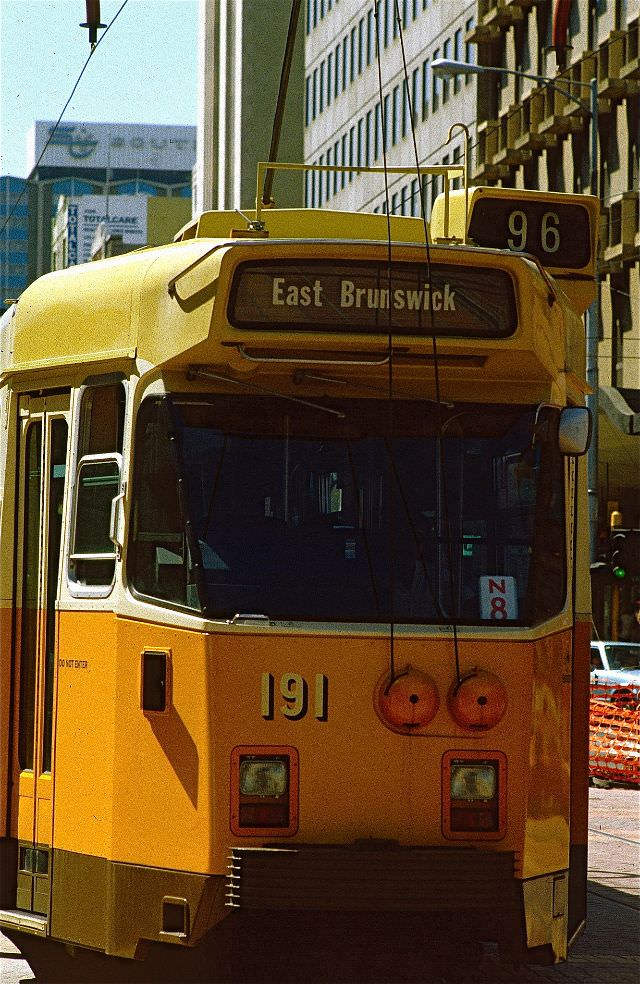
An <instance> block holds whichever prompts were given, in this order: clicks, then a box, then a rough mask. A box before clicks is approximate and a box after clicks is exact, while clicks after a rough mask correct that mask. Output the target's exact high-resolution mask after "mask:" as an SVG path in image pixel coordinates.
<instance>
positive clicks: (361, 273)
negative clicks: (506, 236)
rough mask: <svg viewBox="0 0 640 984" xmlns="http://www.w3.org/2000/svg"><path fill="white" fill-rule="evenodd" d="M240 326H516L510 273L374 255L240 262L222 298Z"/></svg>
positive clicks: (433, 329)
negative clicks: (369, 257) (397, 260)
mask: <svg viewBox="0 0 640 984" xmlns="http://www.w3.org/2000/svg"><path fill="white" fill-rule="evenodd" d="M227 313H228V318H229V322H230V324H232V325H233V326H234V327H235V328H241V329H267V330H272V331H275V330H278V329H282V330H286V331H291V330H293V331H304V332H309V331H319V332H322V331H329V332H345V333H347V332H352V333H353V332H355V333H358V332H361V333H376V334H386V333H388V332H391V333H392V334H394V335H427V336H431V335H458V336H462V337H481V338H505V337H507V336H508V335H511V334H513V332H514V331H515V329H516V324H517V315H516V303H515V291H514V286H513V282H512V280H511V277H510V276H509V274H508V273H507V272H506V271H504V270H494V269H491V268H488V267H466V266H459V265H453V264H431V266H430V267H429V266H428V265H427V264H425V263H394V264H392V265H391V267H389V265H388V264H387V263H386V262H380V261H359V262H358V261H353V262H352V261H341V260H336V261H325V260H322V261H313V260H267V261H264V262H262V263H256V262H254V261H248V262H245V263H241V264H240V265H239V266H238V269H237V270H236V272H235V275H234V278H233V283H232V288H231V295H230V299H229V306H228V312H227Z"/></svg>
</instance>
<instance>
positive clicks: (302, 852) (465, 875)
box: [226, 841, 519, 913]
mask: <svg viewBox="0 0 640 984" xmlns="http://www.w3.org/2000/svg"><path fill="white" fill-rule="evenodd" d="M514 862H515V855H514V854H513V853H511V852H484V851H478V850H474V849H473V848H469V849H459V848H456V849H455V850H454V849H451V848H431V847H400V846H399V845H396V844H391V845H389V846H384V847H375V846H369V845H368V843H367V842H366V841H365V842H363V843H362V844H360V843H359V842H358V843H357V844H356V845H350V846H344V847H343V846H336V845H309V846H307V845H297V844H296V845H295V847H289V846H287V847H262V848H260V847H258V848H256V847H234V848H232V850H231V854H230V861H229V875H228V877H227V891H226V905H227V906H229V907H231V908H240V909H267V910H269V909H287V910H310V909H311V910H319V911H340V912H345V911H347V912H348V911H351V912H362V911H389V912H393V911H397V912H414V913H418V912H429V913H433V912H442V911H454V912H459V911H460V910H466V909H468V910H478V911H484V912H493V913H495V912H496V908H498V909H501V908H504V909H508V910H513V909H514V908H515V907H516V906H517V900H518V896H519V892H518V883H517V881H516V879H515V878H514Z"/></svg>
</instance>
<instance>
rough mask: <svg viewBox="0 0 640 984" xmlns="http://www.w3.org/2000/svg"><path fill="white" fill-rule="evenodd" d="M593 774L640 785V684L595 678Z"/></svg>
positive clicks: (591, 742) (591, 738) (591, 711)
mask: <svg viewBox="0 0 640 984" xmlns="http://www.w3.org/2000/svg"><path fill="white" fill-rule="evenodd" d="M589 775H590V776H596V777H598V778H599V779H609V780H611V781H613V782H623V783H630V784H632V785H634V786H640V685H638V684H634V685H632V686H619V685H617V684H616V685H611V684H605V683H600V682H597V683H596V682H592V684H591V702H590V708H589Z"/></svg>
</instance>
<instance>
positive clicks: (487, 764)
mask: <svg viewBox="0 0 640 984" xmlns="http://www.w3.org/2000/svg"><path fill="white" fill-rule="evenodd" d="M506 777H507V760H506V756H505V755H504V753H503V752H493V751H492V752H487V751H478V752H476V751H467V750H465V751H459V752H455V751H451V752H446V753H445V755H444V756H443V758H442V830H443V833H444V836H445V837H447V838H449V839H451V840H499V839H501V838H502V837H504V835H505V833H506V824H507V817H506Z"/></svg>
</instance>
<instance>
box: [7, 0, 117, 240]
mask: <svg viewBox="0 0 640 984" xmlns="http://www.w3.org/2000/svg"><path fill="white" fill-rule="evenodd" d="M128 3H129V0H123V3H122V4H121V6H120V7H119V8H118V10H117V12H116V13H115V14H114V16H113V19H112V20H111V21H110V22H109V24H107V26H106V27H105V29H104V31H103V33H102V34H101V35H100V37H99V38H98V40H97V41H96V43H95V44H94V45H92V47H91V51H90V52H89V55H88V56H87V59H86V61H85V63H84V65H83V66H82V69H81V71H80V74H79V75H78V78H77V79H76V81H75V84H74V86H73V89H72V90H71V93H70V95H69V98H68V99H67V101H66V103H65V104H64V106H63V107H62V111H61V112H60V115H59V116H58V119H57V120H56V122H55V124H54V126H53V127H52V128H51V131H50V133H49V136H48V137H47V139H46V141H45V145H44V147H43V148H42V151H41V152H40V156H39V157H38V160H37V161H36V163H35V164H34V166H33V170H35V169H36V168H37V167H39V165H40V163H41V161H42V158H43V157H44V155H45V153H46V151H47V147H48V146H49V144H50V143H51V141H52V140H53V138H54V136H55V134H56V131H57V129H58V127H59V126H60V123H61V122H62V117H63V116H64V114H65V112H66V110H67V107H68V105H69V103H70V102H71V100H72V99H73V97H74V95H75V93H76V89H77V88H78V86H79V85H80V82H81V80H82V76H83V75H84V73H85V72H86V70H87V68H88V67H89V62H90V61H91V59H92V58H93V55H94V53H95V52H96V50H97V49H98V47H99V46H100V44H101V43H102V42H103V41H104V39H105V37H106V36H107V32H108V31H109V29H110V28H111V27H113V25H114V24H115V22H116V21H117V19H118V17H119V16H120V14H121V13H122V11H123V10H124V8H125V7H126V6H127V4H128ZM28 187H29V186H28V184H27V182H26V181H25V184H24V187H23V189H22V191H21V192H20V194H19V195H18V197H17V199H16V201H15V203H14V205H13V208H12V209H11V211H10V212H9V215H8V216H7V218H6V219H5V221H4V224H3V225H2V226H1V227H0V235H2V233H3V232H4V230H5V229H6V228H7V226H8V225H9V222H10V221H11V219H12V218H13V217H14V215H15V214H16V210H17V208H18V205H19V204H20V202H21V201H22V199H23V198H24V196H25V195H26V193H27V189H28Z"/></svg>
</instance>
